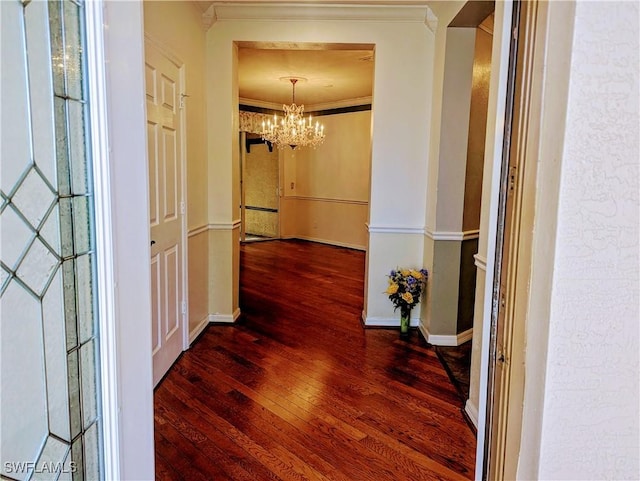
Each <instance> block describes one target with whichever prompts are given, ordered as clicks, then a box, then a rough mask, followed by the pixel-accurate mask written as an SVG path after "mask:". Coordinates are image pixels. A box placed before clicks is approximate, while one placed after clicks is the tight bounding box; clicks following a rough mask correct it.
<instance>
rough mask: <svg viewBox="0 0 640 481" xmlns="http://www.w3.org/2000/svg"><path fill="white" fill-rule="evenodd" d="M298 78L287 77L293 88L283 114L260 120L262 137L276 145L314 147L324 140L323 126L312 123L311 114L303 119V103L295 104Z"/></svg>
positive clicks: (293, 147)
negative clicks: (280, 116)
mask: <svg viewBox="0 0 640 481" xmlns="http://www.w3.org/2000/svg"><path fill="white" fill-rule="evenodd" d="M298 80H299V79H298V78H295V77H292V78H289V81H290V82H291V86H292V88H293V100H292V102H291V105H283V106H282V108H283V109H284V116H283V117H282V118H281V119H279V118H278V116H277V115H275V114H274V116H273V121H272V120H271V119H269V120H267V121H266V122H262V139H263V140H266V141H267V142H271V143H272V144H276V145H277V146H278V147H284V146H286V145H288V146H289V147H291V148H292V149H295V148H296V147H298V146H300V147H304V146H307V145H310V146H312V147H316V146H318V145H320V144H321V143H322V142H323V141H324V126H323V125H322V124H320V123H319V122H317V121H316V123H315V124H313V122H312V119H311V115H309V117H308V119H307V120H305V119H304V117H303V113H304V105H296V83H297V82H298Z"/></svg>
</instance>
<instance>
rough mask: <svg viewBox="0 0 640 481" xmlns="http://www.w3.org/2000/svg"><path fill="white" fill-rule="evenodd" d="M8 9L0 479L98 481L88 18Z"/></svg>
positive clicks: (15, 2) (77, 12)
mask: <svg viewBox="0 0 640 481" xmlns="http://www.w3.org/2000/svg"><path fill="white" fill-rule="evenodd" d="M0 9H1V12H0V13H1V15H0V16H1V22H2V23H1V29H0V30H1V45H2V142H1V151H0V152H1V169H0V196H1V202H2V203H1V207H0V231H1V233H0V239H1V244H0V258H1V261H0V274H1V275H0V314H1V324H0V337H1V341H0V362H1V365H0V383H1V385H0V409H1V410H0V416H1V420H0V422H1V425H0V445H1V446H2V450H1V457H2V460H1V461H2V465H1V466H0V469H1V471H0V472H1V474H2V479H16V480H27V479H60V480H94V479H101V478H102V477H103V476H102V471H103V470H102V457H101V451H102V450H101V424H100V421H101V417H100V403H99V399H100V396H99V386H100V383H99V373H98V365H99V364H98V362H97V360H98V330H97V325H98V324H97V319H96V309H95V292H94V280H95V268H94V257H95V252H94V247H93V246H94V241H93V226H92V224H93V198H92V187H91V186H92V179H91V168H90V166H91V163H90V161H89V160H90V159H89V157H88V155H89V154H88V152H89V148H88V147H89V137H88V131H89V130H88V128H87V119H88V113H87V109H88V108H89V106H88V105H87V101H86V99H87V88H86V81H85V52H86V49H85V47H84V36H85V35H84V20H83V19H84V7H83V3H82V2H80V1H71V0H63V1H59V0H58V1H50V2H44V1H36V0H31V1H29V0H23V1H20V0H2V1H0Z"/></svg>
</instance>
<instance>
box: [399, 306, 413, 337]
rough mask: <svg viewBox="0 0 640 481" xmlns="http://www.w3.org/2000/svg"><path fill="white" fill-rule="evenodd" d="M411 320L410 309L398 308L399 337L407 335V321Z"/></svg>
mask: <svg viewBox="0 0 640 481" xmlns="http://www.w3.org/2000/svg"><path fill="white" fill-rule="evenodd" d="M410 320H411V309H401V310H400V337H401V338H403V339H406V338H408V337H409V323H410Z"/></svg>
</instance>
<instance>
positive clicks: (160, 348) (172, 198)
mask: <svg viewBox="0 0 640 481" xmlns="http://www.w3.org/2000/svg"><path fill="white" fill-rule="evenodd" d="M145 59H146V65H145V84H146V89H147V137H148V138H147V140H148V155H149V164H148V165H149V208H150V212H149V214H150V215H149V217H150V230H151V239H152V242H151V275H152V282H151V283H152V293H151V294H152V302H153V310H152V315H153V319H152V322H153V327H152V334H153V341H152V343H153V382H154V385H155V384H157V383H158V382H159V381H160V379H162V377H163V376H164V374H165V373H166V372H167V370H168V369H169V368H170V367H171V365H172V364H173V363H174V361H175V360H176V359H177V357H178V356H179V355H180V352H182V346H183V345H184V329H183V327H184V323H185V322H186V320H185V319H184V313H183V309H182V306H183V305H184V289H183V286H184V279H183V276H184V268H183V266H184V259H183V242H184V232H183V229H184V225H183V218H182V215H183V214H182V209H181V205H182V202H183V193H182V157H181V155H182V153H181V148H180V145H181V136H182V134H183V132H182V125H181V118H180V110H179V99H178V96H179V95H180V90H181V89H180V82H181V80H180V68H179V67H178V66H177V65H176V64H175V63H174V62H172V61H171V60H170V59H168V58H167V57H166V56H165V55H163V54H162V53H161V52H160V51H159V50H158V49H157V48H156V47H154V46H153V45H152V44H151V43H149V42H146V43H145Z"/></svg>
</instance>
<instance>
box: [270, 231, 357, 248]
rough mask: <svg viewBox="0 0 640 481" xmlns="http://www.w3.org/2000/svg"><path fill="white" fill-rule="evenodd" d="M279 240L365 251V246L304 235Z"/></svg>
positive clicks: (284, 237)
mask: <svg viewBox="0 0 640 481" xmlns="http://www.w3.org/2000/svg"><path fill="white" fill-rule="evenodd" d="M281 239H300V240H306V241H310V242H318V243H320V244H328V245H331V246H338V247H346V248H347V249H356V250H359V251H366V250H367V248H366V246H360V245H356V244H348V243H347V242H338V241H331V240H326V239H318V238H316V237H308V236H304V235H292V236H283V237H281Z"/></svg>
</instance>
